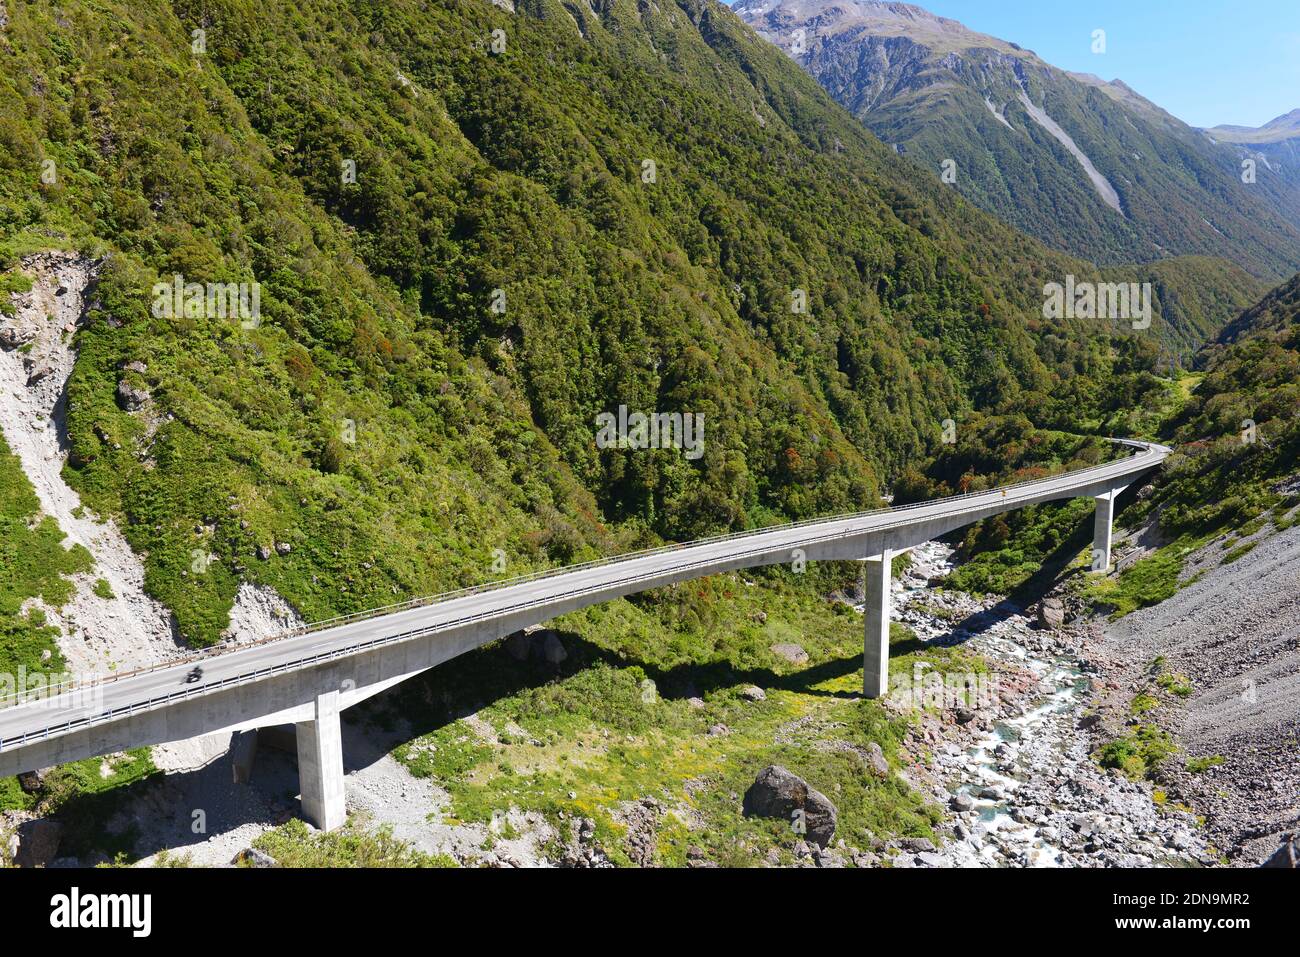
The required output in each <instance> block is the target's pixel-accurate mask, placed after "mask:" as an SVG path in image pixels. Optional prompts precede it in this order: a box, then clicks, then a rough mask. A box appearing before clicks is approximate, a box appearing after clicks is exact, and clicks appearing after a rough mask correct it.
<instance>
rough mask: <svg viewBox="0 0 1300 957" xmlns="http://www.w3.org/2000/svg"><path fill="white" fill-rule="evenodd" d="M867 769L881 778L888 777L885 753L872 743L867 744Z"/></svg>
mask: <svg viewBox="0 0 1300 957" xmlns="http://www.w3.org/2000/svg"><path fill="white" fill-rule="evenodd" d="M867 767H869V768H871V770H872V772H873V773H875V774H878V775H879V776H880V777H882V778H887V777H889V762H888V761H886V760H885V752H884V751H882V750H880V745H878V744H876V742H874V741H871V742H869V743H868V744H867Z"/></svg>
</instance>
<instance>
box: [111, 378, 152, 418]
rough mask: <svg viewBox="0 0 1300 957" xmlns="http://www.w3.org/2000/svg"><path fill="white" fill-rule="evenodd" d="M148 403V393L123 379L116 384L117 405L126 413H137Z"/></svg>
mask: <svg viewBox="0 0 1300 957" xmlns="http://www.w3.org/2000/svg"><path fill="white" fill-rule="evenodd" d="M148 401H149V391H148V390H147V389H141V388H138V387H136V386H133V385H131V383H129V382H127V381H126V380H125V379H123V380H122V381H121V382H119V383H118V384H117V404H118V405H119V406H121V407H122V408H123V409H124V410H125V411H127V412H136V411H139V410H140V409H141V408H142V407H143V406H144V404H145V403H146V402H148Z"/></svg>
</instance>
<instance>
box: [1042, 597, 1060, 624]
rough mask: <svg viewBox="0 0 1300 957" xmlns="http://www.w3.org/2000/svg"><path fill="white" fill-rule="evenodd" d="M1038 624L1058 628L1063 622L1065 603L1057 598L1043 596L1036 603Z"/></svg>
mask: <svg viewBox="0 0 1300 957" xmlns="http://www.w3.org/2000/svg"><path fill="white" fill-rule="evenodd" d="M1038 624H1040V625H1041V626H1042V627H1044V628H1060V627H1061V626H1063V625H1064V624H1065V603H1064V602H1062V601H1061V599H1059V598H1044V599H1043V600H1042V601H1041V602H1039V604H1038Z"/></svg>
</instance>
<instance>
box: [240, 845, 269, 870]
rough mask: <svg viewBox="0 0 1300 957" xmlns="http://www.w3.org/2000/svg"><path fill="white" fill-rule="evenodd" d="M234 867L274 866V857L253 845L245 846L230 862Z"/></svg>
mask: <svg viewBox="0 0 1300 957" xmlns="http://www.w3.org/2000/svg"><path fill="white" fill-rule="evenodd" d="M230 863H231V864H233V865H235V866H236V867H276V866H278V865H277V864H276V863H275V858H274V857H272V856H271V855H270V854H268V853H266V852H265V851H259V850H258V849H257V848H255V847H246V848H244V849H243V850H242V851H240V852H239V853H238V854H236V855H235V856H234V858H233V859H232V860H231V862H230Z"/></svg>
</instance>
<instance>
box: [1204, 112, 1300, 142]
mask: <svg viewBox="0 0 1300 957" xmlns="http://www.w3.org/2000/svg"><path fill="white" fill-rule="evenodd" d="M1205 132H1207V133H1209V134H1210V135H1211V136H1213V137H1214V138H1215V139H1217V140H1223V141H1225V142H1228V143H1280V142H1282V141H1283V140H1291V139H1296V138H1298V137H1300V109H1296V110H1292V111H1291V112H1290V113H1283V114H1282V115H1281V116H1279V117H1277V118H1276V119H1272V120H1269V121H1268V122H1267V123H1265V124H1264V125H1263V126H1260V127H1253V126H1231V125H1228V124H1224V125H1223V126H1215V127H1211V128H1210V129H1208V130H1206V131H1205Z"/></svg>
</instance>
